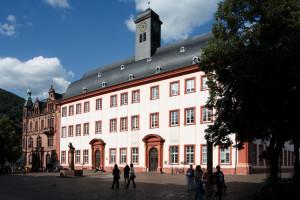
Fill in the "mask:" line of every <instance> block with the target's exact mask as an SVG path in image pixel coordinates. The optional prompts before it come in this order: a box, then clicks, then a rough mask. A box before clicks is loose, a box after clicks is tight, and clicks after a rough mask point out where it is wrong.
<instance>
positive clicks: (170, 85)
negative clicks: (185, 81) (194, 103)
mask: <svg viewBox="0 0 300 200" xmlns="http://www.w3.org/2000/svg"><path fill="white" fill-rule="evenodd" d="M175 83H177V84H178V94H176V95H174V94H172V85H173V84H175ZM179 95H180V81H179V80H178V81H172V82H170V84H169V96H170V97H175V96H179Z"/></svg>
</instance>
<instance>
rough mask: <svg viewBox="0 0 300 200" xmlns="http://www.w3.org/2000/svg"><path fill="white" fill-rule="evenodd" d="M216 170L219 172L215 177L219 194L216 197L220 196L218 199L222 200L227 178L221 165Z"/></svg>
mask: <svg viewBox="0 0 300 200" xmlns="http://www.w3.org/2000/svg"><path fill="white" fill-rule="evenodd" d="M216 169H217V171H216V172H215V174H214V177H215V182H216V185H217V193H216V195H215V196H216V197H217V196H218V199H219V200H222V195H223V187H224V182H225V178H224V174H223V172H222V171H221V167H220V166H219V165H218V166H217V167H216Z"/></svg>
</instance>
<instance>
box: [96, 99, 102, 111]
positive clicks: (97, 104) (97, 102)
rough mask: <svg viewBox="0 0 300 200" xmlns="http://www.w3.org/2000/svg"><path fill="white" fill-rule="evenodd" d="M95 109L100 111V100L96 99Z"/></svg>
mask: <svg viewBox="0 0 300 200" xmlns="http://www.w3.org/2000/svg"><path fill="white" fill-rule="evenodd" d="M95 109H96V110H102V98H98V99H96V100H95Z"/></svg>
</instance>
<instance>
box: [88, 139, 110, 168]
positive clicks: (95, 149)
mask: <svg viewBox="0 0 300 200" xmlns="http://www.w3.org/2000/svg"><path fill="white" fill-rule="evenodd" d="M90 145H91V149H92V169H100V170H104V161H105V160H104V159H105V156H104V155H105V145H106V143H105V142H104V141H103V140H102V139H93V140H91V141H90Z"/></svg>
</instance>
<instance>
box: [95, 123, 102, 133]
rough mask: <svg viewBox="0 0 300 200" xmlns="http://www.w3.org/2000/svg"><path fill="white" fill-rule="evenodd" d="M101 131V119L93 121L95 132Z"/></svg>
mask: <svg viewBox="0 0 300 200" xmlns="http://www.w3.org/2000/svg"><path fill="white" fill-rule="evenodd" d="M101 132H102V122H101V121H96V122H95V133H96V134H101Z"/></svg>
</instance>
